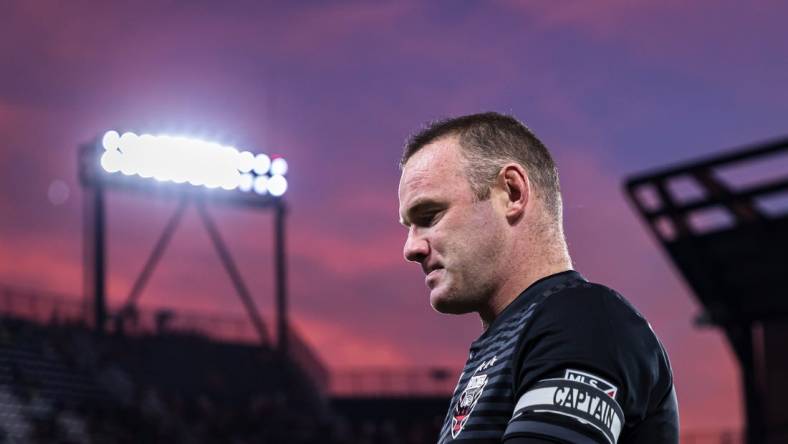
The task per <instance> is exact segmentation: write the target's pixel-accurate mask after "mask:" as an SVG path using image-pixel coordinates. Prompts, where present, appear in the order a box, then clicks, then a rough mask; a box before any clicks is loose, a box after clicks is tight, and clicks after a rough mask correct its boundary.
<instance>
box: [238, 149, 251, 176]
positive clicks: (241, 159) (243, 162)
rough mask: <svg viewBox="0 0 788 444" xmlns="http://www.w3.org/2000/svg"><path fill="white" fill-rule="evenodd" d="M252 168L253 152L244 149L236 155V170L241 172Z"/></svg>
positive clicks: (246, 171)
mask: <svg viewBox="0 0 788 444" xmlns="http://www.w3.org/2000/svg"><path fill="white" fill-rule="evenodd" d="M252 168H254V154H252V153H250V152H249V151H244V152H242V153H241V154H239V155H238V170H239V171H240V172H242V173H248V172H249V171H252Z"/></svg>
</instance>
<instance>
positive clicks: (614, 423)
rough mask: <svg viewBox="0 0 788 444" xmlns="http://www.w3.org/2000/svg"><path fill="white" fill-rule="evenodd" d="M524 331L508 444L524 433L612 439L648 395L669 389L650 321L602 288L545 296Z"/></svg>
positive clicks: (610, 442) (571, 439)
mask: <svg viewBox="0 0 788 444" xmlns="http://www.w3.org/2000/svg"><path fill="white" fill-rule="evenodd" d="M522 335H523V336H522V337H521V339H520V343H519V344H518V347H517V351H516V357H515V360H514V362H513V376H514V387H513V393H514V394H515V399H516V404H515V408H514V411H513V412H512V418H511V420H510V421H509V423H508V425H507V428H506V431H505V433H504V442H505V443H507V444H514V443H516V442H518V441H516V440H518V439H521V438H526V437H531V438H542V439H548V440H552V442H558V443H607V444H616V443H617V442H618V440H619V438H620V437H621V436H622V432H623V431H624V428H625V427H626V425H627V423H628V422H637V421H639V420H640V419H641V418H645V417H646V415H647V412H648V410H649V408H650V406H653V405H654V403H655V401H656V400H655V399H654V398H655V397H659V398H662V397H664V392H665V391H669V390H671V389H672V376H670V368H669V365H666V364H667V363H666V359H667V357H666V356H665V354H664V351H663V350H662V347H661V345H660V344H659V341H658V340H657V339H656V336H655V335H654V333H653V332H652V331H651V328H650V326H649V325H648V323H647V322H646V321H645V320H644V319H643V318H642V317H641V316H640V315H639V314H638V313H637V312H636V311H635V310H634V309H633V308H632V307H631V306H630V305H629V304H628V303H627V302H626V301H624V300H623V298H621V296H619V295H618V294H616V293H615V292H613V291H612V290H610V289H608V288H606V287H602V286H597V285H593V284H588V285H585V286H582V287H580V288H578V289H572V290H567V291H563V292H559V293H557V294H554V295H552V296H549V297H548V298H547V299H546V300H545V301H543V302H542V303H541V304H540V305H539V306H538V307H537V308H536V309H535V310H534V313H533V315H532V319H531V320H530V322H529V325H528V326H527V327H526V328H525V329H524V330H523V333H522ZM666 375H667V376H668V378H667V379H665V376H666ZM662 386H664V388H662ZM660 391H661V392H662V393H661V394H660V393H658V392H660ZM548 442H549V441H548Z"/></svg>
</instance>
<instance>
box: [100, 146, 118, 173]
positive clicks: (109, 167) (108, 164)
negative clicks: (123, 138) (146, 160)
mask: <svg viewBox="0 0 788 444" xmlns="http://www.w3.org/2000/svg"><path fill="white" fill-rule="evenodd" d="M120 163H121V159H120V153H119V152H117V151H105V152H104V154H102V155H101V168H104V171H106V172H108V173H117V172H118V171H120Z"/></svg>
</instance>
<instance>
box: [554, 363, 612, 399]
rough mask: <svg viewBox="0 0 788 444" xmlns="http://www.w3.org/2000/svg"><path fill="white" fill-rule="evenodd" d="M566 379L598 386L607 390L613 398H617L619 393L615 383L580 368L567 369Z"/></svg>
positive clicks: (604, 390)
mask: <svg viewBox="0 0 788 444" xmlns="http://www.w3.org/2000/svg"><path fill="white" fill-rule="evenodd" d="M564 379H569V380H572V381H577V382H582V383H583V384H588V385H592V386H594V387H596V388H598V389H599V390H602V391H603V392H605V394H606V395H607V396H610V397H611V398H613V399H616V393H618V387H616V386H615V385H613V384H611V383H609V382H607V381H605V380H604V379H602V378H600V377H599V376H596V375H592V374H590V373H586V372H581V371H579V370H572V369H566V373H565V374H564Z"/></svg>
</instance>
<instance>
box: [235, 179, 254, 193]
mask: <svg viewBox="0 0 788 444" xmlns="http://www.w3.org/2000/svg"><path fill="white" fill-rule="evenodd" d="M253 186H254V176H252V175H251V174H241V179H240V181H239V182H238V189H240V190H241V191H243V192H245V193H246V192H249V191H252V187H253Z"/></svg>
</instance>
